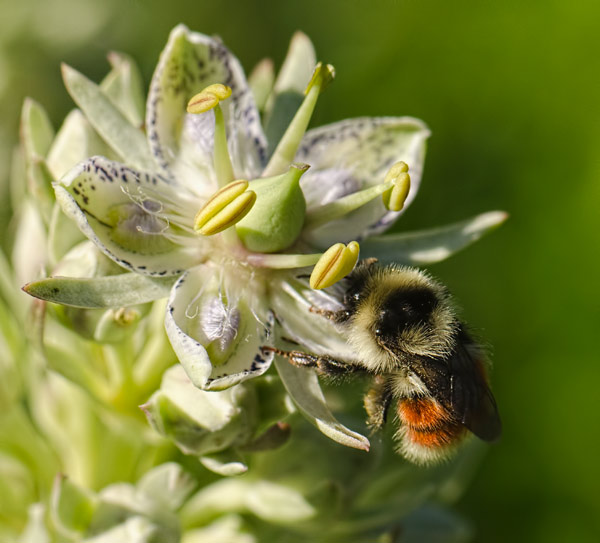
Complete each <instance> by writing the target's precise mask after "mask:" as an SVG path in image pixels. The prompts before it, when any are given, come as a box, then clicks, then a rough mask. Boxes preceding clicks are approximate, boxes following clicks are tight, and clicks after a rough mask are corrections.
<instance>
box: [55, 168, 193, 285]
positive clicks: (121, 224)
mask: <svg viewBox="0 0 600 543" xmlns="http://www.w3.org/2000/svg"><path fill="white" fill-rule="evenodd" d="M54 188H55V192H56V199H57V201H58V203H59V204H60V206H61V207H62V210H63V211H64V212H65V213H66V214H67V215H68V216H69V217H70V218H71V219H73V220H75V221H76V223H77V226H78V227H79V229H80V230H81V231H82V232H83V233H84V234H85V235H86V236H87V237H88V238H89V239H90V240H92V241H93V242H94V243H95V244H96V245H97V246H98V247H99V249H100V250H101V251H102V252H104V254H106V255H107V256H108V257H109V258H111V259H112V260H114V261H115V262H116V263H117V264H119V265H121V266H123V267H124V268H127V269H130V270H133V271H136V272H138V273H142V274H146V275H161V276H163V275H179V274H180V273H181V272H182V271H183V270H184V269H186V268H189V267H191V266H193V265H194V264H196V263H197V262H198V261H199V260H200V259H201V252H200V248H201V241H200V240H199V239H197V238H196V237H195V236H194V235H193V234H188V233H187V232H186V231H185V230H183V228H181V227H180V226H179V225H177V222H179V223H180V225H181V226H182V227H183V226H185V223H187V224H189V225H190V226H191V224H192V223H193V215H194V208H193V200H191V199H189V198H188V199H186V198H185V195H184V194H183V193H182V191H179V192H178V193H177V194H175V192H174V191H173V190H172V188H171V187H170V186H169V185H168V184H167V183H166V182H165V180H164V179H163V178H162V177H160V176H156V175H152V174H149V173H146V172H137V171H135V170H133V169H131V168H128V167H127V166H123V165H122V164H119V163H117V162H112V161H110V160H107V159H105V158H103V157H93V158H91V159H89V160H87V161H86V162H83V163H81V164H79V165H78V166H76V167H75V168H73V170H71V171H70V172H69V173H68V174H67V175H66V176H65V177H64V178H63V179H62V180H61V181H60V183H57V184H55V186H54ZM169 200H170V202H171V203H166V201H169ZM174 217H176V218H177V221H176V222H174V221H173V220H172V218H174ZM173 239H177V240H183V241H185V242H186V245H180V244H176V243H175V242H174V241H172V240H173Z"/></svg>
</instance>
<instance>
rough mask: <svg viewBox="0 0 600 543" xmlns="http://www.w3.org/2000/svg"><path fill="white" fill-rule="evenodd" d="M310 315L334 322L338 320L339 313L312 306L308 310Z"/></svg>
mask: <svg viewBox="0 0 600 543" xmlns="http://www.w3.org/2000/svg"><path fill="white" fill-rule="evenodd" d="M308 310H309V311H310V312H311V313H316V314H317V315H321V317H325V318H326V319H329V320H330V321H335V320H337V318H338V315H339V313H340V312H339V311H331V310H330V309H322V308H320V307H315V306H314V305H313V306H311V307H310V308H309V309H308Z"/></svg>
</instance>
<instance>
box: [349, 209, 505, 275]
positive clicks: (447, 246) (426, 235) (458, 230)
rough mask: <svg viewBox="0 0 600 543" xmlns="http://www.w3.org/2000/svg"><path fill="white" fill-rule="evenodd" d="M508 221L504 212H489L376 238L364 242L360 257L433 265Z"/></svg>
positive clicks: (389, 262) (415, 264)
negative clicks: (455, 221)
mask: <svg viewBox="0 0 600 543" xmlns="http://www.w3.org/2000/svg"><path fill="white" fill-rule="evenodd" d="M507 218H508V215H507V214H506V213H505V212H504V211H489V212H488V213H482V214H481V215H477V216H475V217H472V218H470V219H467V220H464V221H460V222H457V223H454V224H450V225H447V226H442V227H439V228H431V229H428V230H420V231H418V232H406V233H401V234H391V235H387V236H377V237H372V238H369V239H367V240H366V241H364V242H363V243H361V245H360V256H361V258H371V257H374V258H377V259H378V260H379V261H380V262H381V263H382V264H391V263H397V264H408V265H412V266H423V265H427V264H433V263H435V262H440V261H442V260H445V259H446V258H448V257H449V256H451V255H453V254H454V253H456V252H458V251H460V250H462V249H464V248H465V247H467V246H469V245H471V244H472V243H474V242H476V241H477V240H478V239H480V238H481V237H482V236H484V235H485V234H487V233H488V232H491V231H492V230H494V229H496V228H498V226H500V225H501V224H502V223H503V222H504V221H505V220H506V219H507Z"/></svg>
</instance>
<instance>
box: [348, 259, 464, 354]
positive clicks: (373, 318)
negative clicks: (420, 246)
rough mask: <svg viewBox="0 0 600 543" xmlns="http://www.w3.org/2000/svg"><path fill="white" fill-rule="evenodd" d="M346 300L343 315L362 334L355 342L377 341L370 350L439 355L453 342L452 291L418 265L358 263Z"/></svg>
mask: <svg viewBox="0 0 600 543" xmlns="http://www.w3.org/2000/svg"><path fill="white" fill-rule="evenodd" d="M344 305H345V308H346V311H345V312H344V317H343V318H342V321H345V322H347V323H348V324H349V325H350V326H351V329H352V330H351V333H352V334H353V336H354V337H356V338H357V339H356V340H352V339H351V342H353V343H356V344H357V345H358V342H359V341H361V342H363V343H365V344H370V345H372V347H373V348H372V349H371V350H370V356H375V354H376V353H378V352H380V353H384V352H385V353H387V355H388V356H389V355H390V354H393V355H394V357H395V358H397V359H402V358H403V357H405V356H415V355H416V356H428V357H437V356H444V355H445V354H447V353H448V352H449V351H450V350H451V349H452V348H453V345H454V342H455V333H456V330H457V326H458V319H457V317H456V314H455V311H454V309H453V307H452V305H451V303H450V299H449V294H448V292H447V290H446V288H445V287H444V286H443V285H441V284H440V283H438V282H436V281H434V280H433V279H431V278H430V277H429V276H428V275H426V274H425V273H423V272H422V271H420V270H417V269H415V268H407V267H399V266H389V267H379V266H370V267H368V268H367V267H363V268H360V269H358V273H353V275H352V276H350V277H349V280H348V283H347V290H346V296H345V298H344ZM358 338H361V339H358ZM367 340H368V341H367Z"/></svg>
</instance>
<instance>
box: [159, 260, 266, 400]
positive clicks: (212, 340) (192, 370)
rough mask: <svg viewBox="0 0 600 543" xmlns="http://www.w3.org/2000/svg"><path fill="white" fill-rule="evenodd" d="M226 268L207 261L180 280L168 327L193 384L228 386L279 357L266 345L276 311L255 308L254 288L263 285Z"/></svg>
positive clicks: (171, 302) (213, 387)
mask: <svg viewBox="0 0 600 543" xmlns="http://www.w3.org/2000/svg"><path fill="white" fill-rule="evenodd" d="M222 272H223V269H222V268H219V267H216V266H212V265H208V264H207V265H201V266H197V267H196V268H194V269H192V270H190V271H188V272H186V273H185V274H183V275H182V276H181V278H180V279H179V280H178V281H177V283H175V285H174V286H173V289H172V291H171V297H170V298H169V303H168V305H167V315H166V319H165V326H166V329H167V335H168V336H169V340H170V341H171V344H172V345H173V349H174V350H175V353H176V354H177V357H178V358H179V361H180V362H181V364H182V365H183V367H184V369H185V370H186V373H187V374H188V376H189V378H190V380H191V381H192V383H193V384H194V385H195V386H197V387H199V388H202V389H205V390H222V389H225V388H228V387H230V386H233V385H235V384H237V383H240V382H242V381H244V380H246V379H249V378H252V377H257V376H259V375H261V374H263V373H264V372H265V371H267V369H269V366H270V365H271V362H272V361H273V354H272V353H265V354H263V353H262V351H261V349H260V347H261V346H263V345H272V340H271V332H272V328H273V322H274V318H273V315H272V314H271V313H270V312H269V311H267V310H266V309H265V308H259V309H260V310H259V311H258V312H257V308H256V307H251V305H250V304H251V303H252V299H251V298H250V296H249V294H248V293H244V294H241V290H240V289H243V288H248V289H249V291H254V292H256V290H257V289H258V288H259V287H258V286H254V285H252V284H251V281H250V282H248V281H246V279H245V278H239V277H234V278H224V277H223V273H222Z"/></svg>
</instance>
